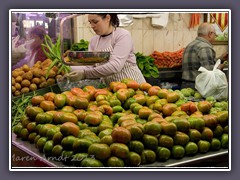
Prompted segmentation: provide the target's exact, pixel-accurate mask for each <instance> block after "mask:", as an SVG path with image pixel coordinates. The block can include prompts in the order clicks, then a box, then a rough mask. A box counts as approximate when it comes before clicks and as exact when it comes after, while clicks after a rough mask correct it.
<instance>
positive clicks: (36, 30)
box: [28, 26, 46, 39]
mask: <svg viewBox="0 0 240 180" xmlns="http://www.w3.org/2000/svg"><path fill="white" fill-rule="evenodd" d="M28 34H29V35H33V34H35V35H37V36H38V37H39V38H40V39H44V36H45V35H46V30H45V29H44V28H43V27H42V26H34V27H32V28H31V29H30V30H29V32H28Z"/></svg>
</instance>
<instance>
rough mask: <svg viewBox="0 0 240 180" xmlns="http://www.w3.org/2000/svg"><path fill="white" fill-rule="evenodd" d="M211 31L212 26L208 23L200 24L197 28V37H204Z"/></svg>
mask: <svg viewBox="0 0 240 180" xmlns="http://www.w3.org/2000/svg"><path fill="white" fill-rule="evenodd" d="M213 30H214V27H213V25H212V24H210V23H202V24H201V25H200V26H199V27H198V31H197V34H198V36H205V35H207V34H208V33H209V32H211V31H213Z"/></svg>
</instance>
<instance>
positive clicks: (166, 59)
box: [151, 48, 185, 68]
mask: <svg viewBox="0 0 240 180" xmlns="http://www.w3.org/2000/svg"><path fill="white" fill-rule="evenodd" d="M184 49H185V48H181V49H179V50H177V51H174V52H169V51H164V52H158V51H154V52H153V53H152V54H151V57H153V58H154V59H155V61H154V64H156V66H157V67H158V68H179V67H182V59H183V51H184Z"/></svg>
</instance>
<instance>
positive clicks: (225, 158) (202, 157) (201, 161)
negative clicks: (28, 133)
mask: <svg viewBox="0 0 240 180" xmlns="http://www.w3.org/2000/svg"><path fill="white" fill-rule="evenodd" d="M17 167H60V168H61V167H66V166H65V165H64V164H63V163H62V162H58V161H54V160H52V159H51V158H47V157H45V155H44V154H43V153H40V152H39V151H38V149H37V148H36V147H35V146H34V144H30V143H29V142H28V141H22V140H21V139H20V138H17V137H16V135H15V134H12V168H17ZM140 167H141V168H144V167H146V168H170V167H174V168H177V167H187V168H194V167H198V168H221V169H227V168H229V155H228V150H227V149H220V150H218V151H210V152H208V153H206V154H197V155H195V156H192V157H187V156H186V157H183V158H182V159H169V160H167V161H166V162H154V163H152V164H146V165H140Z"/></svg>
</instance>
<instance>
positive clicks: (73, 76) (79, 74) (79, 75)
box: [64, 71, 85, 82]
mask: <svg viewBox="0 0 240 180" xmlns="http://www.w3.org/2000/svg"><path fill="white" fill-rule="evenodd" d="M64 77H66V78H68V79H69V80H70V81H71V82H75V81H80V80H83V79H85V73H84V71H72V72H70V73H67V74H65V75H64Z"/></svg>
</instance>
